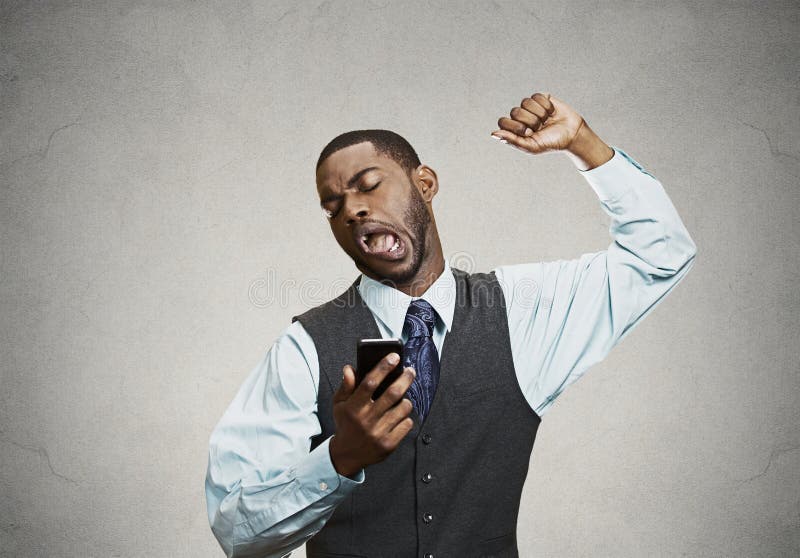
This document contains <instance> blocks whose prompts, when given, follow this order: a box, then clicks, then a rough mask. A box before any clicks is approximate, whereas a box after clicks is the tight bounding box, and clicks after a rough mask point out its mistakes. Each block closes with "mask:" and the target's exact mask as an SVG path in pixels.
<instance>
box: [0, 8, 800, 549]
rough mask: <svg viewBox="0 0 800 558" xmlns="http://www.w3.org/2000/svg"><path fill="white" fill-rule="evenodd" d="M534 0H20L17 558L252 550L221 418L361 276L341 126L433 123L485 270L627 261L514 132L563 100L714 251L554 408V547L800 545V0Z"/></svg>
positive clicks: (12, 279) (434, 152)
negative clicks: (338, 150) (344, 219)
mask: <svg viewBox="0 0 800 558" xmlns="http://www.w3.org/2000/svg"><path fill="white" fill-rule="evenodd" d="M522 4H523V3H517V2H474V3H455V2H449V3H446V2H439V3H436V6H430V5H428V3H422V2H419V3H398V4H394V3H387V2H385V1H382V2H378V1H377V0H376V1H373V2H368V1H365V2H358V3H355V2H354V3H345V2H333V1H322V2H306V3H302V4H299V5H296V4H295V3H294V2H291V1H285V2H269V3H258V2H237V3H228V2H224V3H223V2H219V3H218V4H216V5H212V4H209V3H206V2H200V3H197V2H184V3H176V2H171V3H159V2H125V3H104V4H101V3H88V2H60V3H43V2H27V1H16V2H15V1H3V2H0V230H1V231H2V252H0V265H1V266H2V277H1V278H0V304H1V305H2V306H1V308H0V310H1V311H2V329H0V367H1V368H0V369H1V370H2V385H1V386H0V387H1V390H0V483H1V484H0V522H1V523H0V539H1V540H0V555H2V556H15V557H29V556H30V557H33V556H126V557H127V556H159V557H161V556H164V557H181V556H187V557H189V556H192V557H194V556H218V555H221V552H220V550H219V548H218V547H217V544H216V541H215V540H214V538H213V536H212V534H211V532H210V530H209V528H208V525H207V520H206V514H205V500H204V496H203V478H204V474H205V467H206V451H207V441H208V435H209V434H210V431H211V429H212V427H213V426H214V424H215V423H216V421H217V420H218V418H219V417H220V415H221V414H222V411H223V410H224V408H225V407H226V405H227V404H228V403H229V401H230V399H231V398H232V397H233V395H234V392H235V391H236V389H237V388H238V386H239V384H240V382H241V381H242V380H243V379H244V377H245V375H246V374H247V373H248V372H249V371H250V370H251V369H252V367H253V366H254V365H255V364H256V363H257V362H258V360H260V358H261V356H262V355H263V354H264V352H265V351H266V350H267V348H268V347H269V346H270V345H271V343H272V341H273V340H274V339H275V337H276V336H277V335H278V334H279V333H280V331H281V330H282V329H283V328H284V327H286V326H287V325H288V324H289V321H290V317H291V315H292V314H293V313H297V312H299V311H301V310H302V309H304V308H306V307H308V306H309V305H312V304H316V303H318V302H322V299H323V297H325V296H326V295H331V296H332V295H333V294H337V293H338V290H337V289H339V288H340V287H341V285H342V284H344V282H349V281H350V280H352V278H353V277H355V270H354V268H353V266H352V263H351V261H350V260H349V259H347V257H346V256H345V255H344V254H343V253H341V252H340V251H339V249H338V246H337V245H336V243H335V241H334V240H333V238H332V236H331V234H330V231H329V229H328V227H327V224H326V223H325V221H324V218H323V217H322V215H321V214H320V211H319V209H318V206H317V202H316V198H315V195H316V194H315V190H314V172H313V171H314V163H315V161H316V157H317V155H318V153H319V150H320V149H321V148H322V146H323V145H324V144H325V143H326V142H327V141H328V140H329V139H330V138H332V137H333V136H334V135H336V134H338V133H340V132H342V131H345V130H348V129H353V128H366V127H383V128H390V129H394V130H396V131H398V132H399V133H401V134H403V135H405V136H406V137H407V138H408V139H409V140H410V141H411V142H412V144H414V145H415V146H416V147H417V149H418V151H419V153H420V155H421V157H422V159H423V160H424V162H426V163H428V164H429V165H431V166H432V167H433V168H434V169H436V170H437V172H438V174H439V178H440V182H441V191H440V194H439V196H438V198H437V200H436V201H435V203H434V209H435V211H436V213H437V220H438V222H439V227H440V231H441V233H442V235H443V239H444V248H445V252H446V255H448V256H457V257H459V258H471V261H474V262H475V266H476V268H477V269H478V270H481V271H484V270H489V269H491V268H492V267H494V266H496V265H500V264H508V263H520V262H525V261H536V260H548V259H558V258H573V257H577V256H578V255H580V254H581V253H584V252H589V251H594V250H599V249H602V248H604V247H605V246H606V245H607V244H608V242H609V237H608V232H607V223H608V221H607V219H606V218H605V215H604V214H603V213H602V211H601V209H600V207H599V205H598V203H597V200H596V198H595V197H594V194H593V193H592V192H591V190H590V189H589V187H588V185H587V184H586V183H585V182H584V181H583V179H582V178H581V177H580V176H579V175H578V174H577V172H576V171H575V170H574V167H572V165H571V163H570V162H569V160H568V159H567V158H566V157H564V156H563V155H561V154H547V155H544V156H539V157H533V156H526V155H524V154H522V153H520V152H519V151H516V150H514V149H512V148H510V147H509V146H503V145H502V144H500V143H499V142H496V141H493V140H492V139H491V138H490V137H489V132H491V131H492V130H493V129H494V127H495V123H496V121H497V118H498V117H500V116H502V115H504V114H506V113H507V111H508V110H509V109H510V108H511V107H512V106H514V105H515V104H517V103H518V102H519V100H520V99H521V98H522V97H524V96H527V95H530V94H532V93H533V92H535V91H551V92H553V93H554V94H556V95H557V96H559V97H560V98H562V99H564V100H565V101H566V102H568V103H569V104H571V105H572V106H574V107H575V108H576V109H578V110H579V111H580V112H581V113H582V114H583V115H584V116H585V118H586V120H587V121H588V122H589V124H590V125H591V126H592V127H593V129H594V130H595V131H596V132H597V133H598V134H599V135H600V136H601V137H602V138H603V139H605V140H606V142H607V143H610V144H611V145H616V146H619V147H621V148H623V149H625V150H626V151H628V152H629V153H630V154H631V155H632V156H633V157H634V158H636V159H637V160H638V161H639V162H640V163H642V164H643V165H644V166H645V167H646V168H647V169H648V170H649V171H650V172H652V173H653V174H654V175H655V176H657V177H658V178H659V179H660V180H661V182H662V183H663V184H664V186H665V188H666V189H667V191H668V192H669V194H670V195H671V197H672V200H673V202H674V203H675V205H676V207H677V208H678V209H679V211H680V213H681V215H682V217H683V220H684V222H685V223H686V225H687V227H688V228H689V230H690V231H691V233H692V235H693V237H694V239H695V241H696V242H697V245H698V248H699V252H698V258H697V263H696V265H695V267H694V269H693V270H692V272H691V273H690V274H689V275H688V277H687V279H686V280H685V281H684V282H683V283H682V284H681V285H680V287H678V288H677V289H676V290H675V291H674V292H673V293H672V294H671V295H670V296H669V297H668V299H667V300H666V301H664V303H663V304H662V305H661V306H659V307H658V309H657V310H656V311H655V312H654V313H653V314H652V315H651V316H649V317H648V318H647V319H646V320H645V321H644V322H643V323H642V324H641V325H640V326H639V328H638V329H637V331H635V332H634V333H633V334H632V335H631V336H630V337H628V338H627V339H626V340H625V341H624V342H623V343H622V344H621V345H620V346H619V347H618V348H617V349H616V350H615V351H614V352H613V353H612V354H611V355H610V356H609V358H608V359H607V360H606V361H605V362H604V363H602V365H598V366H596V367H595V368H594V369H593V370H592V371H590V372H589V373H588V374H587V376H586V377H585V378H583V379H582V380H581V381H580V382H578V383H577V384H575V385H574V386H572V387H571V388H570V389H569V390H567V391H566V392H565V393H564V395H563V396H562V397H561V398H560V399H559V401H558V402H557V404H556V405H555V406H554V408H553V409H552V410H551V411H550V413H549V414H548V415H547V416H546V417H545V420H544V422H543V425H542V428H541V430H540V437H539V439H538V440H537V445H536V448H535V450H534V454H533V461H532V468H531V474H530V476H529V479H528V482H527V484H526V488H525V493H524V495H523V504H522V510H521V516H520V523H519V539H520V545H521V552H522V555H523V556H524V557H529V556H645V555H650V556H788V555H792V554H794V555H796V554H797V553H798V552H800V449H799V448H800V428H798V426H799V425H800V420H798V419H800V389H799V386H798V361H800V359H799V358H798V352H799V350H798V346H800V343H798V339H799V338H800V335H798V333H800V332H799V331H798V329H799V328H798V314H800V309H799V308H798V299H799V298H800V297H798V290H797V286H796V284H797V280H798V272H797V262H798V261H800V254H799V253H798V252H799V245H798V228H797V224H798V222H800V219H799V218H800V216H799V215H798V213H799V212H800V203H799V202H800V200H799V199H798V197H799V195H798V191H799V190H798V177H800V158H799V155H798V148H797V146H798V134H800V121H799V120H800V118H799V117H798V103H799V102H800V95H798V52H800V44H799V43H800V40H799V39H798V28H800V27H799V25H798V24H799V23H800V9H798V5H797V3H796V2H783V3H776V2H772V3H763V4H762V3H760V2H714V3H711V2H702V3H699V2H698V3H669V5H665V3H663V2H645V3H643V2H613V3H612V2H605V3H598V2H554V1H549V2H535V3H534V2H526V3H524V5H522ZM314 281H317V282H318V284H320V285H322V286H323V287H324V290H323V292H322V293H318V294H316V296H314V293H313V292H310V291H308V290H306V288H307V287H308V285H312V286H313V285H314V284H315V283H314ZM266 284H269V285H272V286H273V287H276V290H275V291H274V293H273V294H274V295H275V298H274V300H273V301H271V303H268V302H269V301H265V296H266V293H265V291H264V290H263V289H264V285H266ZM312 290H313V289H312ZM296 554H300V555H302V553H301V552H298V553H296Z"/></svg>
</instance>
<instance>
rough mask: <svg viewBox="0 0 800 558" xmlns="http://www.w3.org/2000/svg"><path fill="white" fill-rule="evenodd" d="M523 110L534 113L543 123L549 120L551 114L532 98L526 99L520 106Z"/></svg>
mask: <svg viewBox="0 0 800 558" xmlns="http://www.w3.org/2000/svg"><path fill="white" fill-rule="evenodd" d="M519 106H521V107H522V108H524V109H525V110H527V111H528V112H532V113H533V114H535V115H536V116H538V117H539V120H540V121H541V122H544V121H545V120H547V117H548V116H550V113H548V112H547V109H546V108H544V107H543V106H542V105H540V104H539V103H537V102H536V101H534V100H533V99H531V98H530V97H525V98H524V99H522V102H521V103H520V105H519Z"/></svg>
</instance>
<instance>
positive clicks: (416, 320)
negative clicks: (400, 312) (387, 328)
mask: <svg viewBox="0 0 800 558" xmlns="http://www.w3.org/2000/svg"><path fill="white" fill-rule="evenodd" d="M435 324H436V313H435V312H434V310H433V306H431V305H430V303H428V302H427V301H426V300H423V299H421V298H419V299H417V300H415V301H413V302H412V303H411V304H410V305H409V307H408V312H406V321H405V324H404V327H405V329H406V331H408V337H409V338H411V337H431V336H432V335H433V327H434V325H435Z"/></svg>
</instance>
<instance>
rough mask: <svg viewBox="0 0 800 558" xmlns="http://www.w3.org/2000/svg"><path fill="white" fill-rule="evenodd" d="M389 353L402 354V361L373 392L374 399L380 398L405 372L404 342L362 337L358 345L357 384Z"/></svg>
mask: <svg viewBox="0 0 800 558" xmlns="http://www.w3.org/2000/svg"><path fill="white" fill-rule="evenodd" d="M389 353H397V354H398V355H400V362H398V363H397V366H395V368H394V370H392V371H391V372H389V373H388V374H387V375H386V377H385V378H384V379H383V381H382V382H381V384H380V385H379V386H378V387H377V388H376V389H375V391H374V392H373V394H372V400H373V401H374V400H375V399H378V398H379V397H380V396H381V394H382V393H383V392H384V391H386V388H388V387H389V386H390V385H391V384H392V382H394V381H395V380H396V379H397V378H399V377H400V374H402V373H403V342H402V341H401V340H400V339H396V338H392V339H361V340H359V341H358V345H357V346H356V386H358V384H360V383H361V380H363V379H364V376H366V375H367V374H369V373H370V372H371V371H372V369H373V368H375V366H377V365H378V363H379V362H380V361H381V359H382V358H383V357H385V356H386V355H388V354H389Z"/></svg>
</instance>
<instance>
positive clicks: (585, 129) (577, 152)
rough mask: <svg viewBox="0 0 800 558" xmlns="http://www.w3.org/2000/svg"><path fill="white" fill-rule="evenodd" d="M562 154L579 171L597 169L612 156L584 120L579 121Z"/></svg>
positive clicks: (611, 151) (612, 152)
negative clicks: (575, 132)
mask: <svg viewBox="0 0 800 558" xmlns="http://www.w3.org/2000/svg"><path fill="white" fill-rule="evenodd" d="M564 153H566V154H567V156H568V157H569V158H570V160H571V161H572V163H573V164H574V165H575V166H576V167H577V168H578V170H581V171H587V170H591V169H593V168H595V167H599V166H600V165H602V164H603V163H606V162H608V161H609V160H611V158H612V157H613V156H614V150H613V149H611V147H609V146H608V145H607V144H606V143H605V142H604V141H603V140H601V139H600V137H599V136H598V135H597V134H595V133H594V130H592V129H591V128H590V127H589V125H588V124H587V123H586V121H585V120H582V121H581V125H580V127H579V128H578V133H577V134H575V137H574V138H572V141H571V142H570V144H569V145H568V146H567V147H566V148H565V150H564Z"/></svg>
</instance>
